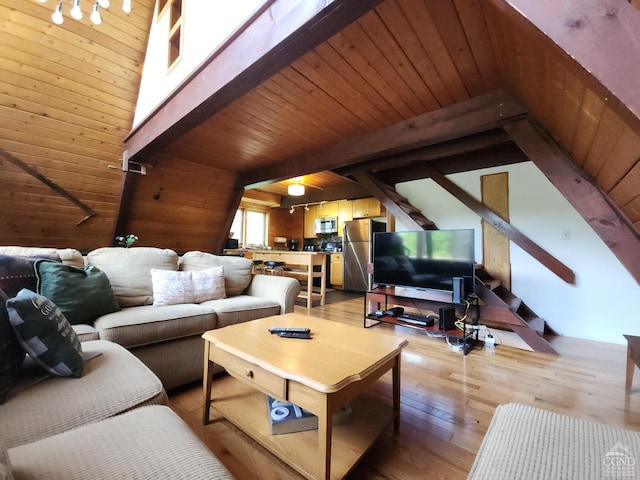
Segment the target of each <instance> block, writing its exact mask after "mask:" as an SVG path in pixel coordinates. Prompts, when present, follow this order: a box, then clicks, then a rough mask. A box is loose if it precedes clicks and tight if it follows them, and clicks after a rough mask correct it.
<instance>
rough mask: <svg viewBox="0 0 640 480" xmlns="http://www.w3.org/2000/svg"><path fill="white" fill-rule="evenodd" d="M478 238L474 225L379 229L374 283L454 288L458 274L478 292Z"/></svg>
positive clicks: (466, 288) (467, 288)
mask: <svg viewBox="0 0 640 480" xmlns="http://www.w3.org/2000/svg"><path fill="white" fill-rule="evenodd" d="M474 240H475V236H474V231H473V229H468V230H420V231H415V232H413V231H410V232H379V233H375V234H374V237H373V283H375V284H378V285H388V286H397V287H409V288H417V289H431V290H445V291H451V292H453V290H454V287H453V285H454V280H453V279H454V278H456V277H458V278H462V279H463V282H464V292H463V293H464V295H468V294H470V293H475V258H474V253H475V246H474Z"/></svg>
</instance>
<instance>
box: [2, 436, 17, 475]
mask: <svg viewBox="0 0 640 480" xmlns="http://www.w3.org/2000/svg"><path fill="white" fill-rule="evenodd" d="M13 479H14V477H13V469H12V467H11V462H10V460H9V454H8V452H7V449H6V448H5V447H4V445H1V444H0V480H13Z"/></svg>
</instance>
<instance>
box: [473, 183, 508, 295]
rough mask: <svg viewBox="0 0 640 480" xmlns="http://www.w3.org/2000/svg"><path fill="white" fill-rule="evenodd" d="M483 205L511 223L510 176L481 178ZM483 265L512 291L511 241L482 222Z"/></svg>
mask: <svg viewBox="0 0 640 480" xmlns="http://www.w3.org/2000/svg"><path fill="white" fill-rule="evenodd" d="M480 185H481V191H482V203H484V204H485V205H486V206H487V207H489V208H490V209H491V210H493V211H494V212H495V213H496V214H498V215H499V216H500V217H501V218H502V219H503V220H505V221H507V222H508V221H509V174H508V173H507V172H504V173H495V174H492V175H483V176H482V177H481V178H480ZM482 263H483V264H484V268H485V270H486V271H487V273H489V274H490V275H491V276H492V277H493V278H495V279H497V280H500V281H501V282H502V285H503V286H504V287H505V288H507V289H509V290H511V253H510V248H509V239H508V238H507V237H505V236H504V235H503V234H502V233H500V232H499V231H498V230H496V229H495V228H493V226H491V225H490V224H488V223H487V222H485V221H484V220H483V221H482Z"/></svg>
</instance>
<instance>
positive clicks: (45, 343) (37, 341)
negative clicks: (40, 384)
mask: <svg viewBox="0 0 640 480" xmlns="http://www.w3.org/2000/svg"><path fill="white" fill-rule="evenodd" d="M7 312H9V321H10V322H11V326H12V327H13V330H14V331H15V333H16V337H18V342H20V345H22V348H24V349H25V351H26V352H27V353H28V354H29V356H30V357H31V358H33V359H34V360H35V361H36V362H37V363H39V364H40V366H42V368H44V369H45V370H46V371H47V372H49V373H53V374H54V375H60V376H62V377H80V376H82V370H83V368H84V359H83V358H82V346H81V345H80V340H78V335H76V332H75V331H74V330H73V327H72V326H71V324H70V323H69V322H68V320H67V319H66V318H65V316H64V315H63V314H62V312H61V311H60V309H59V308H58V307H56V305H55V304H54V303H53V302H52V301H51V300H49V299H48V298H46V297H43V296H42V295H38V294H37V293H35V292H32V291H31V290H27V289H26V288H25V289H22V290H20V291H19V292H18V295H17V296H16V297H15V298H10V299H9V300H7Z"/></svg>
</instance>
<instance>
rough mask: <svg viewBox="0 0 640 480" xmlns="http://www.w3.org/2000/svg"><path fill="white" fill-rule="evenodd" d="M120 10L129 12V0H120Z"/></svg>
mask: <svg viewBox="0 0 640 480" xmlns="http://www.w3.org/2000/svg"><path fill="white" fill-rule="evenodd" d="M122 11H123V12H124V13H131V0H122Z"/></svg>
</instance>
